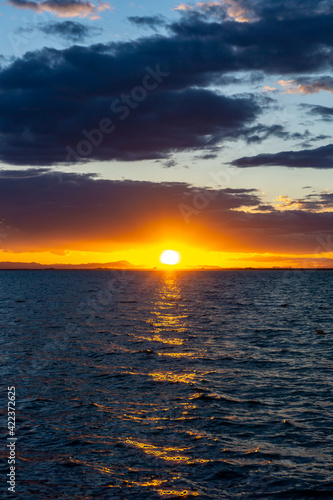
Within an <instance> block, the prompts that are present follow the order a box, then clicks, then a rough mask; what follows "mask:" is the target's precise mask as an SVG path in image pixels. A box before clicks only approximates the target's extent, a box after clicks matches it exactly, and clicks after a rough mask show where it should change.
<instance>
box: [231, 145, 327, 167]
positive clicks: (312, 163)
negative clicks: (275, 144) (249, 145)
mask: <svg viewBox="0 0 333 500" xmlns="http://www.w3.org/2000/svg"><path fill="white" fill-rule="evenodd" d="M231 164H232V165H234V166H237V167H242V168H248V167H261V166H265V167H273V166H280V167H290V168H315V169H331V168H333V145H332V144H329V145H328V146H322V147H320V148H316V149H304V150H302V151H282V152H280V153H275V154H260V155H256V156H244V157H242V158H238V159H237V160H234V161H233V162H232V163H231Z"/></svg>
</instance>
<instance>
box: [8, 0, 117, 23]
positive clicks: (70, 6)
mask: <svg viewBox="0 0 333 500" xmlns="http://www.w3.org/2000/svg"><path fill="white" fill-rule="evenodd" d="M8 4H9V5H12V6H13V7H16V8H18V9H25V10H33V11H35V12H37V13H39V14H40V13H42V12H50V13H51V14H54V15H56V16H58V17H89V18H90V19H99V17H100V16H99V13H100V12H103V11H104V10H107V9H112V7H111V5H110V4H109V3H108V2H98V4H97V5H95V4H94V3H92V2H89V1H87V0H43V1H41V2H36V1H34V0H8Z"/></svg>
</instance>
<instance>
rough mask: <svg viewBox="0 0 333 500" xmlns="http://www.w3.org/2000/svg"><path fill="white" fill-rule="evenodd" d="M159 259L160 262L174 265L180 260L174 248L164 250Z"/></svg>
mask: <svg viewBox="0 0 333 500" xmlns="http://www.w3.org/2000/svg"><path fill="white" fill-rule="evenodd" d="M160 261H161V263H162V264H168V265H169V266H174V265H175V264H178V262H179V261H180V253H179V252H176V251H175V250H164V252H162V253H161V255H160Z"/></svg>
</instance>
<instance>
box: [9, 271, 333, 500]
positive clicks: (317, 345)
mask: <svg viewBox="0 0 333 500" xmlns="http://www.w3.org/2000/svg"><path fill="white" fill-rule="evenodd" d="M332 285H333V272H331V271H318V270H314V271H305V270H304V271H282V270H273V271H268V270H267V271H255V270H249V271H165V272H164V271H154V272H149V271H52V270H49V271H1V272H0V287H1V288H0V290H1V291H0V293H1V296H0V299H1V301H0V313H1V351H0V360H1V370H0V371H1V383H2V385H3V392H2V395H3V398H2V401H3V404H2V405H1V406H2V407H1V417H2V419H1V422H2V425H1V436H2V443H3V445H4V446H3V447H2V451H1V459H2V460H1V471H2V485H1V488H2V491H3V495H4V496H3V498H7V497H8V498H15V499H19V500H21V499H22V500H24V499H33V500H39V499H41V500H49V499H77V500H88V499H117V500H118V499H119V500H122V499H123V500H155V499H169V498H170V499H171V498H187V499H192V498H193V499H194V498H195V499H202V500H206V499H207V500H208V499H216V500H220V499H283V500H284V499H316V498H327V499H332V498H333V462H332V453H333V393H332V374H333V370H332V368H333V363H332V358H333V326H332V303H333V287H332ZM316 330H318V331H319V333H318V332H317V331H316ZM320 331H322V332H323V333H320ZM7 386H15V388H16V429H15V436H16V437H17V441H16V464H15V466H16V493H15V494H12V493H10V492H6V490H7V485H6V474H7V473H8V463H7V455H8V450H7V449H6V446H5V443H6V439H7V436H8V431H7V423H6V422H7V420H6V419H7V399H6V398H7Z"/></svg>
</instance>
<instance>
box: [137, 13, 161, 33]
mask: <svg viewBox="0 0 333 500" xmlns="http://www.w3.org/2000/svg"><path fill="white" fill-rule="evenodd" d="M127 19H128V20H129V21H130V22H131V23H132V24H135V25H136V26H139V27H140V28H146V27H147V26H148V27H149V28H151V29H153V30H154V31H156V30H157V28H158V27H159V26H164V25H165V24H166V21H165V19H164V18H163V17H162V16H130V17H128V18H127Z"/></svg>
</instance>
